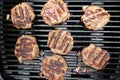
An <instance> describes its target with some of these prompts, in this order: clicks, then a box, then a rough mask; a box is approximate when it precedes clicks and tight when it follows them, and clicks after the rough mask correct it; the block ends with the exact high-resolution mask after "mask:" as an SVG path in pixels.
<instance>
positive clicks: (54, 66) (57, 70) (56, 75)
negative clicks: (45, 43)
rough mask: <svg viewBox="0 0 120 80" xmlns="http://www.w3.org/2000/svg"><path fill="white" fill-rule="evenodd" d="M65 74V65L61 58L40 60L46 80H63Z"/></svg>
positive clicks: (57, 56) (47, 57) (55, 56)
mask: <svg viewBox="0 0 120 80" xmlns="http://www.w3.org/2000/svg"><path fill="white" fill-rule="evenodd" d="M66 72H67V63H66V61H65V59H64V58H63V57H62V56H59V55H53V56H46V57H45V58H44V59H43V60H42V73H43V75H44V76H45V78H46V79H48V80H63V76H64V75H65V73H66Z"/></svg>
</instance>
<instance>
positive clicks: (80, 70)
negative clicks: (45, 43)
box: [75, 66, 94, 74]
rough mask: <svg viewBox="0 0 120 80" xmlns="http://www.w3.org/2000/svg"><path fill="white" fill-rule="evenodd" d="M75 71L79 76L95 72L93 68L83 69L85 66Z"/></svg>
mask: <svg viewBox="0 0 120 80" xmlns="http://www.w3.org/2000/svg"><path fill="white" fill-rule="evenodd" d="M75 71H76V72H77V73H78V74H85V73H92V72H94V69H92V68H89V67H83V66H78V67H77V68H76V69H75Z"/></svg>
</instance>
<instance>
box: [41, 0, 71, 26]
mask: <svg viewBox="0 0 120 80" xmlns="http://www.w3.org/2000/svg"><path fill="white" fill-rule="evenodd" d="M41 16H42V17H43V20H44V22H45V23H46V24H48V25H49V26H53V25H55V24H59V23H61V22H64V21H65V20H67V19H69V17H70V13H69V11H68V8H67V4H66V3H65V2H64V1H63V0H48V2H47V3H46V4H45V5H44V6H43V8H42V11H41Z"/></svg>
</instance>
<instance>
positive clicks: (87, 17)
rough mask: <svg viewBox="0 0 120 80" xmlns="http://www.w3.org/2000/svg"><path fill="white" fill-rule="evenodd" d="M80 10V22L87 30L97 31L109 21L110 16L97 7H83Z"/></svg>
mask: <svg viewBox="0 0 120 80" xmlns="http://www.w3.org/2000/svg"><path fill="white" fill-rule="evenodd" d="M82 10H83V12H84V15H82V17H81V21H82V22H83V23H84V24H85V26H86V28H88V29H91V30H98V29H100V28H101V27H103V26H105V25H106V24H107V23H108V22H109V20H110V14H109V13H108V12H107V11H106V10H105V9H103V8H101V7H99V6H94V5H91V6H84V7H83V8H82Z"/></svg>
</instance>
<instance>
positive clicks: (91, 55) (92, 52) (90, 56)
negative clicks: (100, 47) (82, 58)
mask: <svg viewBox="0 0 120 80" xmlns="http://www.w3.org/2000/svg"><path fill="white" fill-rule="evenodd" d="M96 49H97V47H96V46H95V47H94V48H93V49H92V51H91V52H90V53H89V56H88V58H89V59H90V58H92V57H93V55H94V53H95V51H96Z"/></svg>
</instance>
